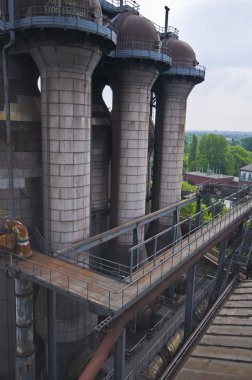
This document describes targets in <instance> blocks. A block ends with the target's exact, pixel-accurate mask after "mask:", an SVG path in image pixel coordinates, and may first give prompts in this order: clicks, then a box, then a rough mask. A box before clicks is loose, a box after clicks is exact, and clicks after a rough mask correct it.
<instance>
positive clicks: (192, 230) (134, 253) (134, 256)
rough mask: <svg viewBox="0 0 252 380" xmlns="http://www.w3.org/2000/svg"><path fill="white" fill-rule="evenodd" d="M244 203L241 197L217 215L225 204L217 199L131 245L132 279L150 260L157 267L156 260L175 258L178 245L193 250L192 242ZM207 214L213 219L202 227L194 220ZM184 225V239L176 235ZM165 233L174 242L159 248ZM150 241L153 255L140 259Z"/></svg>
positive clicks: (159, 261) (241, 192)
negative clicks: (185, 231) (142, 250)
mask: <svg viewBox="0 0 252 380" xmlns="http://www.w3.org/2000/svg"><path fill="white" fill-rule="evenodd" d="M246 189H247V188H246ZM246 189H242V190H239V191H238V192H236V193H235V194H236V195H239V194H240V195H242V194H243V193H244V191H246ZM249 189H250V187H249ZM249 191H250V190H249ZM247 197H249V198H247V200H248V201H249V202H252V194H250V195H247ZM243 203H244V198H242V199H240V200H239V201H238V202H236V203H233V205H232V206H231V208H230V209H229V211H226V209H224V208H223V209H222V211H221V213H220V214H218V215H217V216H216V215H215V209H216V208H217V206H218V205H220V204H223V200H221V201H217V202H215V203H214V204H212V205H211V206H209V207H207V208H206V209H204V210H202V211H201V212H198V213H196V214H195V215H193V216H191V217H189V218H187V219H184V220H182V221H181V222H179V223H177V224H175V225H174V226H172V227H169V228H167V229H165V230H164V231H162V232H160V233H158V234H156V235H154V236H152V237H151V238H149V239H146V240H143V241H142V242H140V243H138V244H137V245H135V246H133V247H131V248H130V249H129V256H130V263H131V265H130V269H131V274H130V277H131V281H132V278H133V274H134V272H136V271H138V270H140V269H139V268H142V270H144V268H145V266H146V264H150V262H151V263H152V264H153V267H155V266H156V261H157V259H158V264H157V265H159V266H160V265H162V266H163V264H164V262H165V260H167V259H169V260H170V259H173V258H174V256H175V255H177V253H178V251H176V249H175V246H176V247H177V246H180V249H179V251H180V250H181V249H183V248H186V246H188V247H189V250H191V247H190V246H191V243H192V242H194V241H198V240H199V238H201V237H202V236H203V239H204V241H205V240H206V238H205V234H208V235H209V232H210V230H211V231H213V228H214V229H215V231H217V226H220V223H222V218H224V219H225V220H226V219H227V218H229V217H230V218H231V217H232V216H233V215H234V213H235V212H236V210H237V207H238V206H239V205H241V206H242V204H243ZM211 215H212V216H213V217H212V216H211ZM205 216H207V217H209V218H210V219H211V220H210V221H209V220H208V221H206V222H202V223H201V225H200V228H199V227H197V226H196V224H195V223H194V222H195V221H196V220H197V219H201V220H202V219H203V220H204V217H205ZM183 226H186V227H187V228H188V232H187V233H186V234H185V235H183V239H182V238H181V237H177V236H176V235H177V231H180V230H181V229H183ZM197 231H200V232H201V233H200V234H199V233H198V236H196V239H195V236H194V234H196V235H197ZM201 234H203V235H201ZM165 235H170V236H173V237H175V239H174V242H172V243H169V244H167V245H166V246H162V248H161V249H159V248H158V247H159V244H158V243H159V241H160V240H161V239H162V238H163V237H164V236H165ZM191 235H192V236H191ZM191 237H192V238H191ZM194 239H195V240H194ZM150 243H152V246H153V247H154V248H153V254H152V255H151V256H149V257H148V258H147V259H144V260H142V261H140V260H139V257H140V254H139V253H140V251H141V249H142V248H143V247H145V246H146V245H147V244H150ZM171 249H172V255H170V256H169V257H168V258H167V257H166V253H167V251H168V250H171ZM162 255H163V256H162ZM172 262H173V260H172ZM134 263H136V264H135V265H134ZM172 266H173V265H172Z"/></svg>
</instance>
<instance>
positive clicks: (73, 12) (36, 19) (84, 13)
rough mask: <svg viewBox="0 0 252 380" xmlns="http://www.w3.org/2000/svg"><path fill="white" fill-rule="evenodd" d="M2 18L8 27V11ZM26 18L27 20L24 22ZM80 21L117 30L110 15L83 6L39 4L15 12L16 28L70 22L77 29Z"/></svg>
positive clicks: (57, 24)
mask: <svg viewBox="0 0 252 380" xmlns="http://www.w3.org/2000/svg"><path fill="white" fill-rule="evenodd" d="M45 17H47V18H48V17H49V18H50V19H49V21H46V19H45ZM1 18H2V23H3V25H4V29H8V27H9V23H8V20H9V15H8V13H6V14H2V16H1ZM24 20H26V21H25V22H24ZM59 20H60V22H59ZM69 20H70V21H69ZM74 20H75V21H74ZM80 21H90V22H93V23H96V24H98V25H100V26H104V27H106V28H109V29H110V30H111V31H113V32H115V28H114V24H113V23H112V21H111V20H110V19H109V18H108V17H106V16H103V15H102V14H101V13H99V12H93V11H90V10H89V9H86V8H83V7H77V6H58V5H39V6H30V7H25V8H21V7H18V8H17V9H16V12H15V28H19V27H24V26H27V27H29V26H33V27H34V26H37V25H38V26H39V25H40V24H44V23H46V24H48V27H49V26H53V25H55V26H56V27H59V26H60V25H61V24H65V25H66V27H67V25H68V24H69V26H75V27H76V29H78V27H79V26H80ZM70 24H71V25H70Z"/></svg>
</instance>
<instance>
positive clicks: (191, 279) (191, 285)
mask: <svg viewBox="0 0 252 380" xmlns="http://www.w3.org/2000/svg"><path fill="white" fill-rule="evenodd" d="M195 274H196V265H193V266H192V267H191V268H190V269H189V271H188V272H187V281H186V307H185V341H186V340H187V339H188V338H189V336H190V335H191V333H192V327H193V299H194V291H195Z"/></svg>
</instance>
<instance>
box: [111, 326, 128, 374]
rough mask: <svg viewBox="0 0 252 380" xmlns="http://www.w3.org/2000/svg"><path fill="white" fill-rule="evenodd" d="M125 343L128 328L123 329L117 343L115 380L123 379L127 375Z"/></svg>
mask: <svg viewBox="0 0 252 380" xmlns="http://www.w3.org/2000/svg"><path fill="white" fill-rule="evenodd" d="M125 345H126V329H123V330H122V332H121V334H120V335H119V337H118V338H117V341H116V344H115V353H114V361H115V362H114V367H115V371H114V380H122V379H124V377H125Z"/></svg>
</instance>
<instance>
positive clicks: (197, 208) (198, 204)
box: [196, 196, 201, 227]
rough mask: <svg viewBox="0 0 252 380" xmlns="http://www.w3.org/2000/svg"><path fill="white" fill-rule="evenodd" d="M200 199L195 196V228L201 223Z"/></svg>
mask: <svg viewBox="0 0 252 380" xmlns="http://www.w3.org/2000/svg"><path fill="white" fill-rule="evenodd" d="M200 219H201V198H200V196H197V203H196V227H199V226H200V223H201V220H200Z"/></svg>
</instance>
